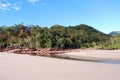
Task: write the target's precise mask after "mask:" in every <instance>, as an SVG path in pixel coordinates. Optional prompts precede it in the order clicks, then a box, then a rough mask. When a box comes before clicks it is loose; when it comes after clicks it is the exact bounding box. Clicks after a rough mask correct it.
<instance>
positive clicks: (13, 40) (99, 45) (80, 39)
mask: <svg viewBox="0 0 120 80" xmlns="http://www.w3.org/2000/svg"><path fill="white" fill-rule="evenodd" d="M9 47H12V48H30V49H31V48H35V49H38V48H54V49H78V48H96V49H120V35H116V36H110V35H108V34H105V33H102V32H101V31H98V30H96V29H94V28H93V27H91V26H88V25H86V24H81V25H76V26H62V25H53V26H51V27H49V28H48V27H41V26H39V25H29V26H24V25H23V24H15V25H13V26H4V27H2V26H1V27H0V49H2V48H9Z"/></svg>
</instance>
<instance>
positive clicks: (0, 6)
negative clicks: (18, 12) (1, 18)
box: [0, 2, 11, 11]
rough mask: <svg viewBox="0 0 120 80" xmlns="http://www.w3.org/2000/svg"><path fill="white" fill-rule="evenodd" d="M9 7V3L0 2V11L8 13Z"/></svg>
mask: <svg viewBox="0 0 120 80" xmlns="http://www.w3.org/2000/svg"><path fill="white" fill-rule="evenodd" d="M10 6H11V4H10V3H1V2H0V10H3V11H9V10H10Z"/></svg>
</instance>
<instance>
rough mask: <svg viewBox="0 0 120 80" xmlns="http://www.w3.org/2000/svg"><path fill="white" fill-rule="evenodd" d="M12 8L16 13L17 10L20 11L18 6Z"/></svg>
mask: <svg viewBox="0 0 120 80" xmlns="http://www.w3.org/2000/svg"><path fill="white" fill-rule="evenodd" d="M12 8H13V9H14V10H16V11H19V9H20V8H19V7H18V6H13V7H12Z"/></svg>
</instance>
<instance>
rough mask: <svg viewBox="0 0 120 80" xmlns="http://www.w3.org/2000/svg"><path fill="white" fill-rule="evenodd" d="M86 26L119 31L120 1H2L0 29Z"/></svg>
mask: <svg viewBox="0 0 120 80" xmlns="http://www.w3.org/2000/svg"><path fill="white" fill-rule="evenodd" d="M22 22H23V23H24V24H25V25H32V24H34V25H40V26H47V27H50V26H52V25H54V24H61V25H64V26H69V25H79V24H87V25H90V26H93V27H94V28H96V29H98V30H100V31H102V32H104V33H109V32H111V31H120V0H0V26H3V25H7V26H10V25H14V24H19V23H22Z"/></svg>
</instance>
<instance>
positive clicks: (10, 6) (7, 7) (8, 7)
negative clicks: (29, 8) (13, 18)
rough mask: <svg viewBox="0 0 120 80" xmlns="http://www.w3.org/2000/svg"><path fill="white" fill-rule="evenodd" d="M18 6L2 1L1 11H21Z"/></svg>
mask: <svg viewBox="0 0 120 80" xmlns="http://www.w3.org/2000/svg"><path fill="white" fill-rule="evenodd" d="M17 5H18V4H16V3H14V4H12V3H9V2H2V0H0V11H4V12H6V11H10V10H15V11H19V9H20V7H18V6H17Z"/></svg>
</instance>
